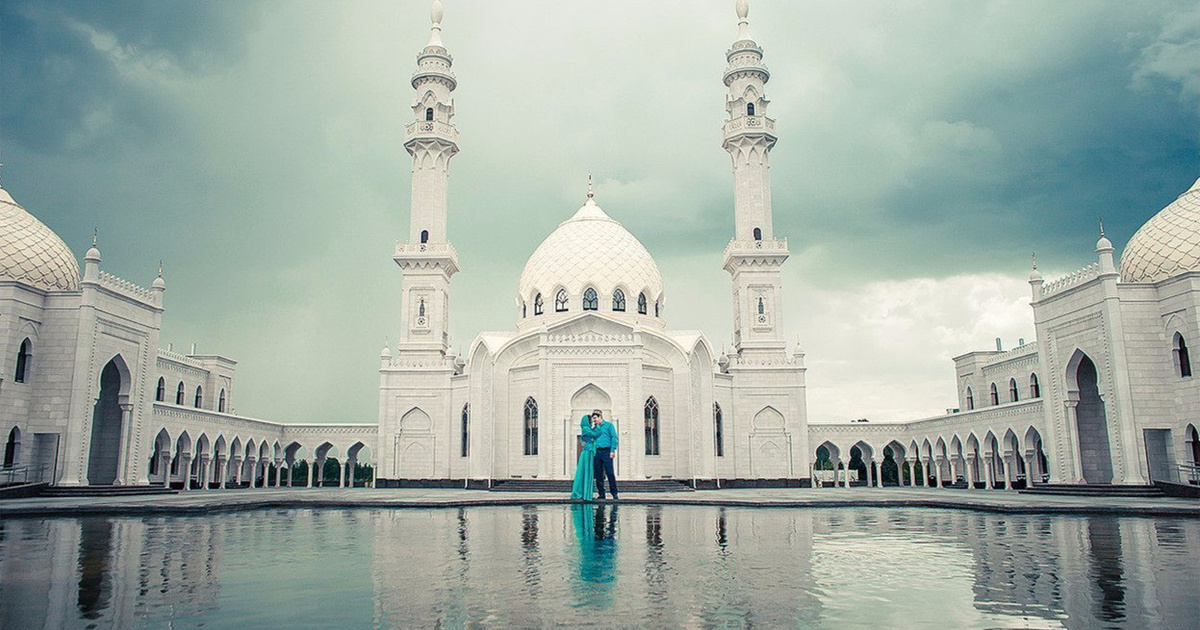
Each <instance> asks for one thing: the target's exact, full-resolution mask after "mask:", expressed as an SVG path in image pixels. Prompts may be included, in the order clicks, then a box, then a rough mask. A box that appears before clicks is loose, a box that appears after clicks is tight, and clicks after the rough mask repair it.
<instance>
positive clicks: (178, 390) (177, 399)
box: [175, 381, 183, 405]
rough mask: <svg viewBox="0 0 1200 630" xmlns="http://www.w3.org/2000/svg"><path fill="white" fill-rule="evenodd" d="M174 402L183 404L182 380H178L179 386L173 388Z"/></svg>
mask: <svg viewBox="0 0 1200 630" xmlns="http://www.w3.org/2000/svg"><path fill="white" fill-rule="evenodd" d="M175 404H176V405H182V404H183V381H179V387H176V388H175Z"/></svg>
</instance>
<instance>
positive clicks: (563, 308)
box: [554, 289, 571, 313]
mask: <svg viewBox="0 0 1200 630" xmlns="http://www.w3.org/2000/svg"><path fill="white" fill-rule="evenodd" d="M569 310H571V298H570V296H568V295H567V290H566V289H559V290H558V292H556V293H555V294H554V312H555V313H566V312H567V311H569Z"/></svg>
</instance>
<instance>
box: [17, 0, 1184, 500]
mask: <svg viewBox="0 0 1200 630" xmlns="http://www.w3.org/2000/svg"><path fill="white" fill-rule="evenodd" d="M736 8H737V15H738V18H739V22H738V35H737V39H736V40H735V41H734V43H733V45H732V46H731V47H730V48H729V50H728V51H727V53H726V58H727V60H728V67H727V68H726V70H725V73H724V77H723V80H724V84H725V85H726V87H727V88H728V95H727V97H726V104H725V108H726V112H727V114H728V119H727V121H726V122H725V123H724V128H723V138H724V140H723V143H722V146H723V148H724V149H725V151H727V152H728V153H729V155H730V158H731V160H732V173H733V186H734V193H735V194H734V199H735V202H734V208H733V237H732V239H731V240H730V242H729V245H728V246H727V247H726V249H725V252H724V268H725V270H726V271H728V272H729V274H730V278H731V284H732V293H731V297H732V306H733V323H734V339H733V346H732V350H731V351H729V352H727V353H718V352H715V351H714V346H713V344H712V343H711V342H710V341H709V340H708V339H707V338H706V337H705V336H704V335H703V334H702V333H700V332H697V331H680V330H672V329H671V328H670V327H669V326H668V324H667V313H668V311H667V309H666V305H667V292H666V288H665V287H664V285H663V280H662V276H661V274H660V273H659V270H658V266H657V265H656V263H655V261H654V259H653V257H652V256H651V255H650V253H649V252H648V251H647V250H646V248H645V247H643V246H642V244H641V243H640V242H639V241H638V240H637V238H636V237H635V236H634V235H633V234H631V233H630V232H629V231H628V230H626V229H625V228H624V227H622V226H621V224H620V223H619V222H617V221H616V220H614V219H613V218H611V217H610V216H609V215H608V214H607V213H605V211H604V210H603V209H601V207H600V205H599V204H598V203H597V201H596V199H595V198H594V193H593V192H592V191H590V190H589V191H588V194H587V197H586V201H584V203H583V205H582V207H580V208H579V209H578V211H576V212H575V213H574V214H573V215H571V216H570V217H569V218H567V219H566V220H565V221H563V222H562V223H560V224H559V225H558V227H557V228H555V229H554V230H553V231H552V232H551V233H550V234H549V236H547V237H546V239H545V240H544V241H543V242H542V243H541V245H540V246H539V247H538V248H537V250H536V251H535V252H534V253H533V255H532V256H531V257H530V258H529V260H528V262H527V263H526V265H525V268H524V270H523V272H522V274H521V277H520V280H519V282H518V283H517V286H516V294H515V296H514V303H513V307H514V316H515V318H516V320H517V321H516V325H515V327H514V328H513V329H512V330H506V331H497V332H482V333H480V334H479V335H478V336H477V337H476V338H475V340H474V341H473V342H472V344H471V346H470V350H469V351H468V352H467V353H466V356H457V355H456V354H455V353H454V352H453V351H452V350H451V346H450V340H449V336H448V328H449V320H450V313H451V300H450V284H451V280H452V278H453V277H454V275H455V274H456V273H457V272H458V271H459V268H458V257H457V253H456V251H455V249H454V247H453V246H452V245H451V244H450V240H449V234H448V231H447V223H448V222H447V218H448V215H449V212H450V204H449V202H448V197H449V195H448V193H449V171H450V163H451V160H452V158H453V157H454V155H455V154H457V152H458V130H457V128H456V126H455V123H454V114H455V107H456V106H455V102H454V99H453V92H454V90H455V88H456V87H457V80H456V78H455V76H454V73H453V70H452V65H453V58H452V57H451V55H450V53H449V51H448V49H447V48H446V46H445V45H444V44H443V42H442V39H441V21H442V8H441V2H440V0H435V1H434V2H433V10H432V12H431V17H432V21H433V28H432V36H431V38H430V41H429V43H428V45H426V46H425V48H424V49H423V50H422V51H421V52H420V54H419V55H418V56H417V70H416V72H415V73H414V74H413V77H412V86H413V88H414V90H415V91H416V96H415V100H414V102H413V114H414V121H413V122H411V123H409V124H408V126H407V131H406V140H405V148H406V149H407V150H408V152H409V153H410V154H411V155H412V158H413V177H412V204H411V207H410V218H411V228H410V232H409V235H408V238H407V240H406V241H404V242H401V243H400V244H398V245H397V246H396V250H395V255H394V260H395V261H396V263H397V264H398V265H399V267H400V269H401V272H402V291H403V299H402V311H401V314H400V322H399V324H400V340H399V343H398V346H397V347H395V348H391V347H388V348H384V349H383V351H382V353H381V354H380V389H379V417H378V420H377V422H371V423H363V424H328V425H298V424H288V423H278V422H270V421H266V420H259V419H254V418H247V417H243V416H240V415H237V414H235V413H233V406H232V405H233V400H234V397H235V386H234V383H235V367H236V363H235V362H234V361H233V360H231V359H228V358H225V357H222V356H215V355H197V354H194V353H193V354H187V355H185V354H179V353H175V352H172V351H170V350H163V349H161V348H159V330H160V325H161V320H162V316H163V310H164V294H165V291H166V284H165V283H164V281H163V278H162V275H161V270H160V272H159V276H158V277H157V278H155V279H154V280H153V282H152V284H151V286H150V288H148V289H146V288H142V287H140V286H138V285H136V284H134V283H132V282H129V281H126V280H122V279H120V278H117V277H114V276H111V275H109V274H107V273H105V272H104V271H102V270H101V256H100V251H99V249H98V247H97V244H96V243H95V242H93V244H92V247H91V248H90V249H89V250H88V251H87V253H86V255H85V256H84V267H83V272H82V274H81V273H80V269H79V264H78V262H77V259H76V257H75V254H74V253H73V252H72V251H71V250H70V249H69V248H68V247H67V245H66V244H65V243H63V241H62V240H61V239H59V238H58V237H57V236H56V235H55V234H54V232H53V231H51V230H50V229H49V228H48V227H47V226H45V225H44V224H42V223H41V222H39V221H38V220H37V219H36V218H34V217H33V216H32V215H31V214H30V213H29V212H27V211H26V210H25V209H24V208H23V207H21V206H20V205H19V204H18V203H17V202H16V201H14V199H13V198H12V197H11V196H10V195H9V193H8V192H7V191H4V190H3V189H0V431H2V432H3V435H4V436H7V437H6V439H7V442H6V444H5V446H4V462H3V468H2V469H0V471H3V472H0V483H4V482H5V481H6V477H5V473H7V478H8V479H15V478H17V477H18V475H20V476H21V478H30V479H40V480H44V481H47V482H50V483H52V484H56V485H60V486H82V485H93V486H97V485H103V486H107V485H119V486H142V485H149V484H153V485H163V486H171V485H174V486H176V487H179V486H182V487H183V488H184V489H191V488H196V489H217V488H226V487H232V486H250V487H261V486H268V485H271V486H274V485H292V484H293V483H299V484H304V485H310V486H311V485H322V484H331V483H336V484H337V485H343V486H345V485H354V484H355V483H356V481H357V483H359V484H367V483H377V484H379V485H394V484H419V483H441V484H457V485H474V486H484V487H488V486H491V485H493V484H494V483H496V482H504V481H509V480H513V479H539V480H559V479H569V478H571V477H572V476H573V474H574V469H573V468H574V465H575V460H576V453H577V450H576V449H577V440H576V435H577V432H578V426H577V422H578V418H579V417H580V416H581V415H582V414H583V413H585V412H586V411H590V410H591V409H596V408H598V409H602V410H604V412H605V415H606V416H607V417H609V418H610V419H611V420H612V421H613V422H614V423H615V425H616V427H617V430H618V433H619V436H620V441H621V448H620V449H618V458H617V472H618V476H619V477H620V478H622V479H625V480H666V479H671V480H678V481H683V482H686V483H687V484H688V485H692V486H694V487H716V486H731V485H776V486H807V485H809V484H814V485H816V484H817V482H818V480H820V481H824V482H834V483H838V484H844V485H850V484H851V483H852V481H853V482H854V483H858V484H862V483H866V484H869V485H876V486H881V485H884V484H885V482H887V483H900V484H902V485H921V486H925V485H928V486H937V487H946V486H958V487H964V486H965V487H969V488H987V489H992V488H1008V489H1011V488H1014V487H1021V486H1022V485H1037V484H1043V483H1053V484H1060V483H1061V484H1119V485H1146V484H1149V483H1151V482H1152V481H1160V480H1177V479H1179V476H1180V471H1185V473H1186V472H1187V471H1193V472H1191V473H1190V474H1194V470H1195V468H1190V469H1189V468H1188V467H1189V466H1191V467H1195V466H1197V465H1200V438H1198V436H1197V425H1200V418H1198V417H1197V416H1196V415H1195V410H1196V409H1200V381H1195V380H1193V377H1192V362H1191V358H1190V355H1189V352H1188V343H1189V340H1192V341H1194V340H1195V339H1197V338H1198V337H1200V316H1198V312H1200V181H1197V183H1196V184H1193V185H1192V187H1191V188H1190V189H1189V190H1187V191H1186V192H1184V193H1183V194H1182V195H1180V196H1179V198H1178V199H1176V200H1175V201H1173V202H1172V203H1171V204H1170V205H1168V206H1167V207H1166V208H1165V209H1163V210H1162V211H1161V212H1159V213H1158V214H1156V215H1154V216H1153V218H1151V219H1150V220H1149V221H1148V222H1147V223H1146V224H1145V225H1144V226H1143V227H1142V228H1141V229H1140V230H1139V231H1138V232H1137V234H1135V235H1134V237H1133V238H1132V239H1131V240H1130V242H1129V244H1128V245H1127V246H1126V247H1125V250H1124V253H1123V256H1122V258H1121V261H1120V264H1119V265H1118V264H1117V261H1116V260H1115V258H1114V248H1113V246H1112V244H1111V243H1110V242H1109V241H1108V239H1107V238H1104V237H1103V235H1101V238H1100V241H1099V242H1098V244H1097V247H1096V256H1097V260H1096V262H1095V263H1093V264H1092V265H1090V266H1088V267H1085V268H1083V269H1081V270H1079V271H1077V272H1075V273H1072V274H1070V275H1068V276H1066V277H1064V278H1061V279H1057V280H1054V281H1052V282H1044V281H1043V279H1042V277H1041V276H1040V274H1039V273H1038V272H1037V270H1036V268H1035V269H1034V272H1033V275H1032V276H1031V277H1030V285H1031V287H1032V307H1033V318H1034V322H1035V324H1036V331H1037V340H1036V341H1035V342H1032V343H1028V344H1022V345H1020V346H1018V347H1016V348H1013V349H1011V350H1007V351H1004V350H1002V349H1001V348H1000V347H999V346H997V348H996V349H995V350H994V351H992V350H989V351H980V352H970V353H967V354H964V355H962V356H960V357H957V358H956V359H955V369H956V378H957V384H958V391H959V401H958V408H956V409H953V410H951V411H950V412H948V413H946V414H944V415H941V416H937V417H933V418H924V419H918V420H913V421H911V422H905V423H896V424H872V423H837V424H810V423H809V422H808V420H807V417H806V393H805V391H806V390H805V367H804V362H803V358H804V357H803V353H802V352H801V351H800V349H799V348H792V349H790V351H789V348H788V347H787V344H786V343H785V341H784V339H783V336H782V333H781V330H780V326H779V324H780V321H781V319H782V318H783V317H785V315H784V313H785V311H784V309H783V302H782V297H783V295H782V284H781V281H780V278H781V274H780V270H781V267H782V265H783V264H784V262H786V260H787V258H788V246H787V241H786V239H781V238H776V236H775V234H774V231H773V229H772V207H771V185H770V169H769V157H770V152H771V150H772V149H773V148H774V146H775V143H776V140H777V137H776V130H775V121H774V120H773V119H772V118H770V117H768V108H769V103H770V101H769V100H768V99H767V96H766V89H765V88H766V84H767V82H768V80H769V79H770V73H769V72H768V70H767V68H766V66H765V65H764V64H763V49H762V48H761V47H760V46H759V45H758V44H757V43H756V42H755V41H754V39H753V38H752V37H751V35H750V30H749V22H748V19H747V15H748V12H749V11H748V2H747V0H738V2H737V7H736ZM564 216H565V213H564ZM368 453H369V454H370V456H369V458H368V455H367V454H368ZM368 459H369V460H370V463H371V464H372V471H373V472H372V473H371V474H370V477H369V478H356V475H355V474H354V471H355V469H356V467H355V464H356V463H359V462H361V461H367V460H368ZM300 460H303V461H304V462H306V463H307V464H308V466H305V467H304V468H303V469H302V468H301V467H299V466H297V462H299V461H300ZM334 460H336V461H337V462H338V464H337V466H336V468H337V474H336V478H337V481H336V482H334V481H333V478H332V477H331V476H330V473H329V472H328V471H327V470H326V463H327V462H332V461H334ZM840 471H844V472H840ZM1185 477H1186V474H1185Z"/></svg>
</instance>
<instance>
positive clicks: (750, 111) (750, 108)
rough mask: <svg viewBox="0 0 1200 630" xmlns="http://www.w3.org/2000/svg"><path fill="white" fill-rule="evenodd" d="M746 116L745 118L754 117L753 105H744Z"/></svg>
mask: <svg viewBox="0 0 1200 630" xmlns="http://www.w3.org/2000/svg"><path fill="white" fill-rule="evenodd" d="M746 115H747V116H753V115H754V103H746Z"/></svg>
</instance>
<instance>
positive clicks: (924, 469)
mask: <svg viewBox="0 0 1200 630" xmlns="http://www.w3.org/2000/svg"><path fill="white" fill-rule="evenodd" d="M917 463H918V464H920V466H921V478H920V479H921V481H920V483H918V484H917V485H918V486H920V487H922V488H924V487H926V486H928V485H929V481H928V479H929V461H928V460H925V461H922V460H921V458H920V457H918V458H917ZM914 472H915V471H914Z"/></svg>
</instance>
